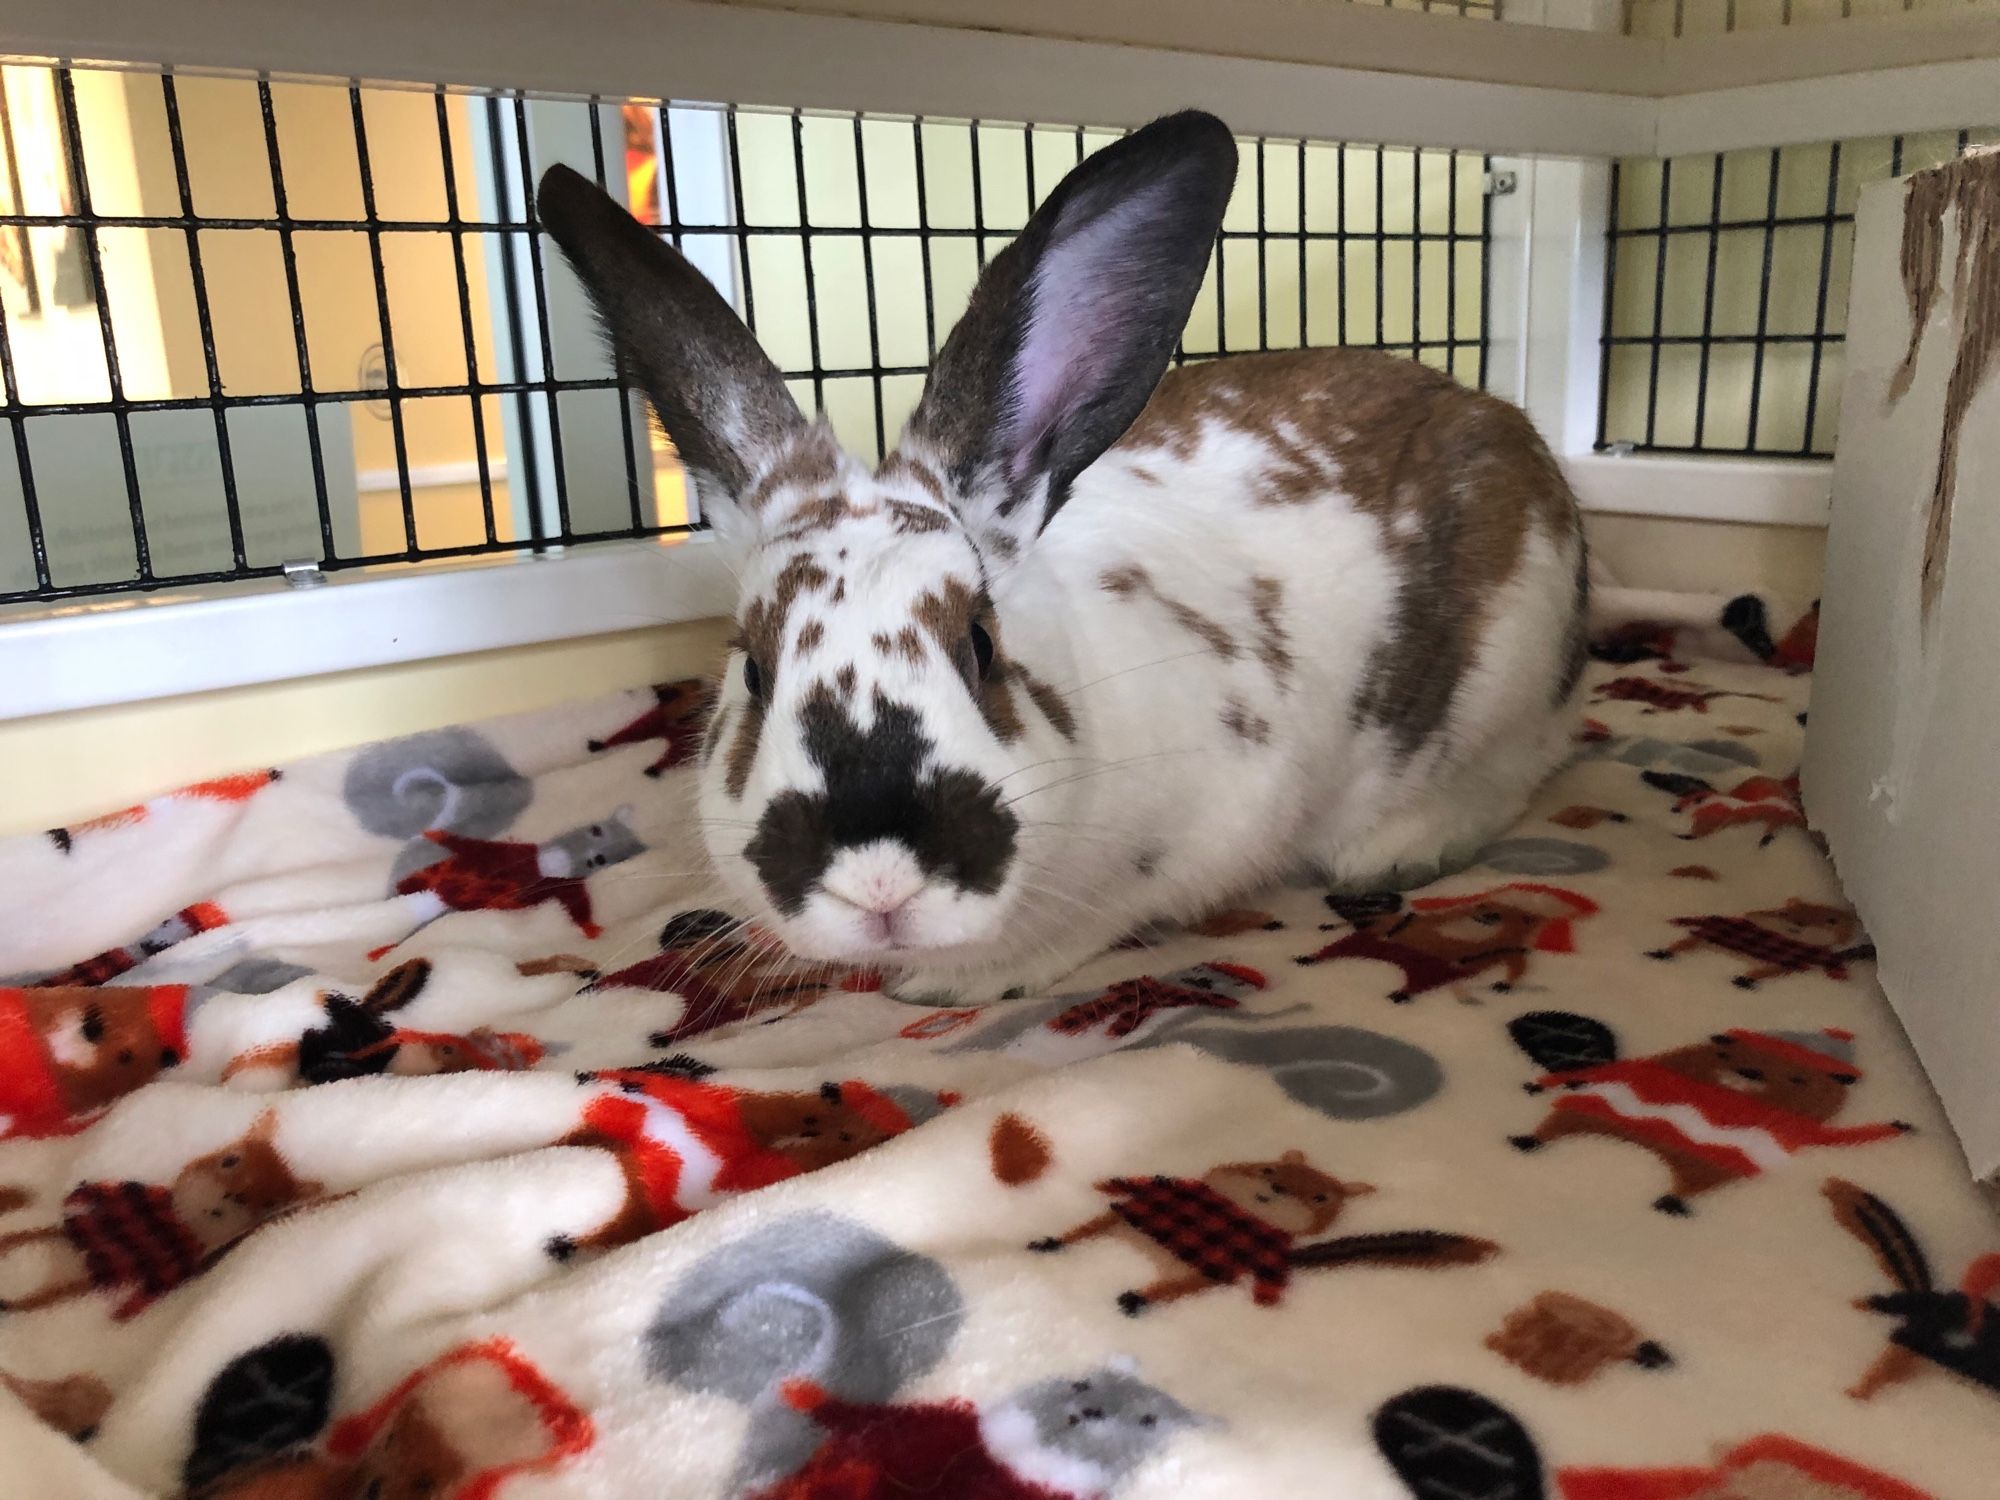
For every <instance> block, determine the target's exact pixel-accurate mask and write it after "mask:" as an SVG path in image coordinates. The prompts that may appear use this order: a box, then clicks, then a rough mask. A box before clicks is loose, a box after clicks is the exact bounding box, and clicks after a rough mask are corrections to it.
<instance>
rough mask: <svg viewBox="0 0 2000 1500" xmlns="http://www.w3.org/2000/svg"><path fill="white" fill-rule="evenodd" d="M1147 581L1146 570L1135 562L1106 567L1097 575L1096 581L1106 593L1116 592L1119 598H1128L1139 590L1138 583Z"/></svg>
mask: <svg viewBox="0 0 2000 1500" xmlns="http://www.w3.org/2000/svg"><path fill="white" fill-rule="evenodd" d="M1147 581H1148V580H1147V578H1146V570H1145V569H1144V568H1142V567H1139V566H1138V565H1137V564H1136V563H1127V564H1125V565H1124V566H1123V567H1118V568H1106V569H1105V570H1104V572H1103V573H1102V574H1101V575H1099V577H1098V582H1100V583H1101V584H1103V585H1104V588H1105V591H1106V592H1107V593H1112V594H1116V595H1117V596H1118V597H1119V598H1121V599H1126V598H1130V597H1131V596H1132V595H1133V594H1135V593H1137V592H1138V591H1139V587H1140V585H1142V584H1144V583H1146V582H1147Z"/></svg>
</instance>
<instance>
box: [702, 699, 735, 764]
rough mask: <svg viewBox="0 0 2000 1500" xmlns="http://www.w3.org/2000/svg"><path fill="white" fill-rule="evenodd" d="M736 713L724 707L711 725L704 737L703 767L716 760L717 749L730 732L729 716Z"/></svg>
mask: <svg viewBox="0 0 2000 1500" xmlns="http://www.w3.org/2000/svg"><path fill="white" fill-rule="evenodd" d="M734 711H735V710H734V708H733V707H727V706H726V707H724V708H723V709H722V711H721V712H720V713H718V714H716V716H715V718H714V720H713V721H712V722H711V723H710V724H709V726H708V733H707V734H705V735H703V736H702V741H701V763H702V764H703V765H707V764H708V763H709V762H710V761H711V760H714V759H715V747H716V746H718V745H720V744H721V743H722V738H723V736H724V735H726V734H727V733H728V732H729V716H730V714H731V713H733V712H734Z"/></svg>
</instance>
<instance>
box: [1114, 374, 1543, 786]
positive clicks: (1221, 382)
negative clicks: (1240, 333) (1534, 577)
mask: <svg viewBox="0 0 2000 1500" xmlns="http://www.w3.org/2000/svg"><path fill="white" fill-rule="evenodd" d="M1210 422H1214V423H1220V424H1222V425H1224V426H1227V427H1230V428H1232V429H1234V430H1236V431H1238V432H1241V433H1244V434H1246V435H1248V436H1249V437H1251V438H1254V439H1256V440H1257V441H1259V442H1261V443H1263V444H1265V445H1266V446H1267V447H1268V448H1269V450H1270V451H1271V452H1272V454H1273V455H1274V458H1273V460H1272V462H1271V463H1270V464H1269V465H1268V466H1267V467H1266V469H1265V472H1264V475H1263V481H1262V484H1261V486H1260V487H1259V489H1258V492H1257V496H1256V499H1257V502H1258V503H1259V504H1265V505H1303V504H1308V503H1312V502H1315V501H1318V500H1321V499H1325V498H1329V497H1331V496H1333V495H1335V494H1339V495H1343V496H1345V498H1346V501H1347V503H1348V504H1351V505H1352V506H1353V507H1354V508H1355V509H1356V510H1358V511H1360V512H1361V513H1363V514H1364V515H1368V516H1371V517H1373V518H1374V519H1375V520H1377V521H1378V522H1379V523H1380V524H1381V527H1382V541H1383V545H1384V546H1385V548H1386V549H1387V551H1388V553H1389V556H1390V558H1391V560H1392V562H1393V563H1394V564H1395V566H1396V569H1397V572H1398V574H1399V575H1400V587H1399V588H1398V590H1397V596H1396V602H1395V606H1394V616H1393V619H1392V621H1391V626H1390V635H1389V639H1388V640H1387V642H1386V643H1385V644H1384V645H1383V646H1382V648H1381V649H1380V650H1379V651H1378V652H1377V653H1376V656H1375V658H1374V660H1373V661H1371V662H1370V664H1369V668H1368V673H1367V676H1366V678H1365V680H1364V683H1363V687H1362V692H1361V695H1360V698H1359V700H1358V703H1357V710H1356V719H1357V722H1359V723H1362V724H1365V725H1379V726H1380V727H1382V728H1384V729H1386V730H1387V731H1388V732H1389V734H1390V737H1391V740H1392V743H1393V744H1394V745H1395V746H1396V748H1397V749H1398V751H1399V752H1401V753H1403V754H1409V753H1411V752H1413V751H1414V750H1415V749H1416V747H1417V746H1418V745H1420V744H1422V743H1423V741H1424V740H1425V739H1427V738H1428V737H1429V736H1430V735H1431V734H1433V733H1434V732H1435V731H1436V730H1437V729H1438V728H1439V727H1440V726H1441V725H1442V724H1443V723H1444V720H1445V716H1446V714H1447V713H1448V711H1449V709H1450V706H1451V701H1452V698H1453V696H1454V694H1455V693H1456V692H1457V689H1458V684H1459V681H1460V679H1461V678H1462V677H1463V675H1464V673H1465V670H1466V668H1467V667H1468V666H1469V664H1470V663H1471V660H1472V656H1473V653H1474V651H1475V649H1476V648H1477V645H1478V642H1479V640H1480V637H1481V633H1482V631H1483V628H1484V624H1485V618H1486V614H1487V611H1488V609H1489V608H1490V607H1491V601H1492V599H1493V597H1494V595H1495V594H1496V592H1497V591H1498V590H1499V588H1500V587H1501V586H1502V585H1503V584H1505V583H1506V581H1507V580H1508V579H1509V578H1511V577H1512V576H1513V574H1514V572H1515V569H1516V568H1517V567H1518V566H1519V564H1520V560H1521V556H1522V553H1523V549H1524V546H1525V543H1526V538H1527V533H1528V530H1529V528H1530V527H1531V526H1534V527H1539V528H1540V529H1541V530H1542V531H1543V532H1544V533H1545V534H1546V535H1547V536H1549V537H1550V538H1551V539H1552V540H1553V541H1555V542H1556V544H1557V545H1559V546H1560V545H1566V544H1568V543H1569V542H1570V540H1571V539H1572V538H1577V537H1578V536H1579V523H1578V520H1577V514H1576V502H1575V498H1574V496H1573V495H1572V494H1571V493H1570V490H1569V486H1568V484H1567V483H1566V482H1565V481H1564V479H1563V476H1562V471H1561V469H1560V468H1559V467H1558V466H1557V464H1556V461H1555V459H1554V458H1553V457H1552V456H1551V455H1550V454H1549V451H1548V449H1547V447H1546V446H1545V445H1544V444H1543V443H1542V441H1541V439H1540V438H1539V437H1538V436H1537V435H1536V433H1535V430H1534V428H1533V426H1532V425H1531V424H1530V423H1529V421H1528V419H1527V417H1526V416H1525V415H1524V414H1523V413H1522V412H1520V411H1519V410H1518V409H1516V408H1515V407H1513V406H1510V405H1508V404H1507V403H1506V402H1504V401H1500V400H1498V399H1496V398H1494V397H1491V396H1487V395H1484V394H1482V393H1480V392H1478V391H1473V390H1468V389H1466V388H1465V387H1463V386H1460V385H1459V384H1457V382H1455V381H1453V380H1452V379H1451V378H1450V377H1449V376H1447V375H1445V374H1443V373H1441V372H1439V371H1436V370H1432V369H1429V368H1428V367H1426V366H1423V365H1420V364H1417V363H1415V362H1414V361H1411V360H1407V359H1398V358H1395V357H1392V356H1389V355H1385V354H1382V353H1380V352H1378V351H1373V350H1362V349H1310V350H1286V351H1280V352H1275V353H1270V354H1254V355H1243V356H1241V357H1239V358H1234V359H1229V360H1222V361H1216V362H1214V363H1211V364H1199V365H1188V366H1185V367H1183V368H1181V369H1178V370H1169V371H1168V372H1167V374H1166V376H1165V377H1164V378H1163V379H1162V380H1161V381H1160V385H1159V388H1158V389H1157V390H1156V391H1155V392H1154V395H1153V399H1152V400H1151V401H1150V402H1149V403H1148V404H1147V406H1146V409H1145V411H1143V412H1141V413H1140V415H1139V419H1138V421H1136V422H1135V423H1134V424H1133V425H1132V428H1131V430H1130V431H1129V432H1128V433H1127V434H1126V435H1125V436H1124V437H1123V438H1122V439H1121V440H1120V441H1119V443H1118V446H1117V449H1115V450H1114V451H1119V450H1123V451H1126V452H1144V451H1146V450H1151V449H1160V450H1164V451H1165V452H1167V453H1169V454H1171V455H1173V456H1174V457H1175V458H1178V459H1183V460H1185V459H1189V458H1192V457H1193V455H1194V452H1195V449H1196V446H1197V445H1198V444H1199V442H1200V441H1201V433H1202V428H1203V426H1204V424H1206V423H1210ZM1399 519H1401V524H1400V525H1396V524H1392V523H1394V522H1396V521H1398V520H1399ZM1106 586H1107V587H1110V582H1109V580H1107V583H1106ZM1114 592H1115V590H1114ZM1581 595H1582V587H1581V586H1579V599H1580V598H1581ZM1579 613H1580V610H1579ZM1557 686H1558V688H1560V686H1561V684H1560V682H1559V683H1558V684H1557Z"/></svg>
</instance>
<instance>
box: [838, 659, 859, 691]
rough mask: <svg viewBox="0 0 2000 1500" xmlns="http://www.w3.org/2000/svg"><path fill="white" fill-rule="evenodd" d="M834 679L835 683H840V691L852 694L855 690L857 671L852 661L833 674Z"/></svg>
mask: <svg viewBox="0 0 2000 1500" xmlns="http://www.w3.org/2000/svg"><path fill="white" fill-rule="evenodd" d="M833 680H834V682H835V683H837V684H838V685H839V687H840V691H841V693H842V694H843V695H844V696H851V695H852V694H853V692H854V683H855V672H854V667H853V665H852V664H851V663H850V664H849V665H847V666H844V667H842V668H841V669H840V670H839V671H838V672H836V673H834V674H833Z"/></svg>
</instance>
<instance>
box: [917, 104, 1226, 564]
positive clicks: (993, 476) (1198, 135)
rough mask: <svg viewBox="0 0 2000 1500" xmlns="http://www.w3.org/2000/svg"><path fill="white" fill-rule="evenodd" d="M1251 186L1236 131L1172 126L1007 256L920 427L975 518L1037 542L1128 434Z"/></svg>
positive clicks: (1134, 142) (1072, 195)
mask: <svg viewBox="0 0 2000 1500" xmlns="http://www.w3.org/2000/svg"><path fill="white" fill-rule="evenodd" d="M1235 180H1236V143H1235V141H1234V140H1232V139H1231V137H1230V134H1229V130H1228V127H1226V126H1225V125H1224V124H1223V123H1222V122H1221V121H1220V120H1218V119H1216V118H1215V117H1214V116H1213V115H1207V114H1201V113H1199V112H1196V111H1192V110H1190V111H1188V112H1186V113H1183V114H1177V115H1169V116H1167V117H1166V118H1165V119H1160V120H1155V121H1154V122H1153V123H1152V124H1150V125H1148V126H1146V127H1145V128H1144V129H1142V130H1138V131H1135V132H1134V133H1133V134H1131V135H1129V136H1127V137H1125V138H1124V139H1123V140H1121V141H1117V142H1115V143H1114V144H1112V145H1109V146H1107V147H1105V148H1104V149H1103V150H1102V151H1099V152H1097V153H1096V154H1095V155H1094V156H1091V157H1089V158H1087V159H1086V160H1085V161H1084V162H1083V163H1082V164H1080V165H1079V166H1078V167H1077V168H1076V169H1075V170H1074V171H1072V172H1071V173H1070V174H1069V176H1067V177H1065V178H1064V179H1063V180H1062V182H1061V183H1060V184H1059V185H1058V186H1057V188H1056V190H1055V191H1054V192H1053V193H1051V194H1050V195H1049V197H1048V199H1047V201H1045V202H1044V203H1043V204H1042V206H1041V207H1040V208H1039V209H1037V210H1036V211H1035V214H1034V217H1033V218H1031V219H1029V221H1028V225H1027V227H1026V228H1025V229H1023V230H1022V231H1021V233H1020V234H1019V236H1017V237H1016V238H1015V240H1014V241H1013V243H1012V244H1010V245H1008V247H1007V248H1006V249H1005V250H1003V251H1001V252H1000V254H999V255H997V256H995V257H994V260H993V263H992V264H991V265H989V266H988V267H987V268H986V271H985V273H984V274H983V275H982V276H981V277H980V279H979V284H978V286H977V287H975V288H974V289H973V293H972V301H971V304H970V305H969V306H968V307H967V308H966V310H965V316H964V317H963V318H961V319H960V320H959V323H958V326H957V327H956V328H955V329H953V330H952V334H951V337H950V338H949V339H947V340H946V341H945V345H944V347H943V349H941V350H940V351H939V352H938V357H937V360H936V362H935V364H934V365H933V367H932V369H931V375H930V379H929V380H928V381H927V382H926V383H925V385H924V393H923V397H922V399H921V400H919V401H918V403H917V408H916V411H915V412H914V413H913V414H912V415H911V417H910V423H909V429H908V436H909V441H910V443H911V445H912V447H913V448H918V449H921V450H922V451H923V452H925V453H927V454H928V455H929V456H931V457H933V458H935V459H937V460H939V461H941V462H942V463H943V464H944V465H945V467H946V469H947V470H948V472H949V475H950V478H951V481H952V483H953V486H954V487H955V488H956V490H957V491H958V495H959V498H960V500H961V502H962V503H963V504H964V505H965V506H966V508H967V509H968V510H969V511H970V512H971V514H969V515H968V517H967V518H968V519H969V520H972V521H973V522H975V523H976V524H977V525H979V526H981V527H996V526H997V527H998V529H1000V530H1001V531H1003V532H1006V533H1008V534H1010V535H1011V536H1012V537H1013V538H1014V540H1016V541H1017V542H1020V541H1025V540H1026V539H1028V538H1030V537H1032V536H1033V535H1034V534H1035V533H1036V532H1037V531H1039V530H1040V529H1041V527H1042V526H1044V525H1046V524H1047V522H1048V519H1049V517H1051V516H1053V515H1054V514H1055V513H1056V511H1057V510H1058V509H1060V508H1061V506H1062V504H1063V502H1064V501H1065V500H1066V499H1067V498H1068V496H1069V487H1070V483H1071V481H1072V480H1074V479H1075V478H1076V476H1077V475H1078V474H1080V473H1081V472H1083V470H1084V469H1086V468H1087V467H1089V466H1090V464H1092V463H1093V462H1095V461H1096V459H1097V458H1098V457H1099V456H1100V455H1101V454H1102V453H1103V452H1104V450H1105V449H1107V448H1109V447H1110V446H1111V445H1112V444H1113V443H1115V442H1117V441H1118V439H1119V438H1120V437H1122V436H1124V434H1125V430H1126V429H1127V428H1128V427H1130V426H1131V425H1132V422H1133V419H1134V418H1136V417H1137V416H1138V415H1139V412H1140V410H1141V409H1142V408H1143V407H1144V406H1145V404H1146V401H1147V399H1148V398H1149V397H1150V396H1151V395H1152V393H1153V387H1154V386H1155V385H1157V384H1158V383H1159V379H1160V376H1161V374H1162V373H1163V372H1164V371H1165V370H1166V368H1167V360H1168V358H1169V357H1170V356H1171V355H1172V354H1173V350H1174V343H1175V341H1176V340H1177V339H1178V338H1179V337H1180V332H1181V329H1182V327H1183V326H1184V325H1185V324H1186V322H1187V316H1188V309H1189V308H1190V307H1192V306H1193V305H1194V299H1195V294H1196V293H1197V292H1199V291H1200V290H1201V282H1202V277H1203V275H1204V274H1205V273H1206V271H1207V269H1208V260H1209V252H1210V250H1211V248H1212V247H1213V245H1214V243H1215V235H1216V230H1217V229H1218V228H1219V227H1220V226H1221V223H1222V211H1223V209H1224V208H1225V207H1226V206H1227V205H1228V202H1229V193H1230V189H1231V187H1232V186H1233V185H1234V183H1235Z"/></svg>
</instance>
